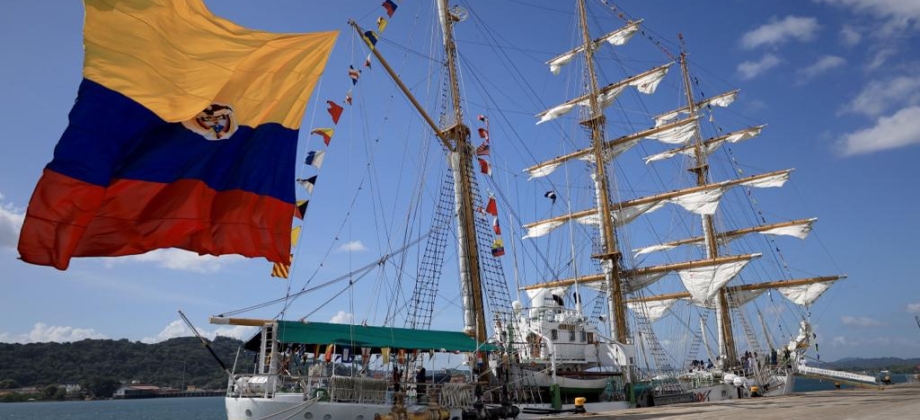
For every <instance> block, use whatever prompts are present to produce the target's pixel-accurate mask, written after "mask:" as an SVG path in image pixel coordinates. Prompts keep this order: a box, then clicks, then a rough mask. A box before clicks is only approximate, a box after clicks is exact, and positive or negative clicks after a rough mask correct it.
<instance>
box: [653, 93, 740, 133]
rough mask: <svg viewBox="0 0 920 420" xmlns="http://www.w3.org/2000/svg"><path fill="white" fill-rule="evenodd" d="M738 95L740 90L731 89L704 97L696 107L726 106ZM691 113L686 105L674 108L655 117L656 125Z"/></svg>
mask: <svg viewBox="0 0 920 420" xmlns="http://www.w3.org/2000/svg"><path fill="white" fill-rule="evenodd" d="M737 96H738V91H737V90H733V91H731V92H725V93H723V94H721V95H716V96H713V97H711V98H709V99H704V100H702V101H699V102H697V103H696V109H700V108H702V107H705V106H707V105H708V106H718V107H722V108H725V107H727V106H729V105H731V103H732V102H734V101H735V98H736V97H737ZM689 113H690V108H689V107H686V106H685V107H683V108H680V109H676V110H674V111H671V112H667V113H664V114H661V115H658V116H656V117H655V126H656V127H657V126H659V125H664V124H666V123H667V122H668V121H671V120H673V119H675V118H677V117H678V116H679V115H680V114H689Z"/></svg>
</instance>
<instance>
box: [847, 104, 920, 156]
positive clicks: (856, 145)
mask: <svg viewBox="0 0 920 420" xmlns="http://www.w3.org/2000/svg"><path fill="white" fill-rule="evenodd" d="M918 143H920V106H911V107H908V108H904V109H902V110H900V111H898V112H896V113H895V114H894V115H892V116H890V117H880V118H879V119H878V121H876V123H875V126H874V127H871V128H866V129H863V130H860V131H856V132H853V133H849V134H845V135H844V136H843V138H842V139H840V140H839V141H838V142H837V146H838V147H839V148H840V151H841V153H842V154H843V155H844V156H852V155H858V154H864V153H872V152H877V151H880V150H888V149H895V148H898V147H904V146H908V145H911V144H918Z"/></svg>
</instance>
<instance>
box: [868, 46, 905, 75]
mask: <svg viewBox="0 0 920 420" xmlns="http://www.w3.org/2000/svg"><path fill="white" fill-rule="evenodd" d="M897 53H898V50H896V49H894V48H880V49H878V50H877V51H876V52H875V55H874V56H872V61H870V62H869V64H867V65H866V70H869V71H872V70H876V69H878V68H879V67H882V66H883V65H885V62H886V61H888V59H889V58H891V57H893V56H894V55H895V54H897Z"/></svg>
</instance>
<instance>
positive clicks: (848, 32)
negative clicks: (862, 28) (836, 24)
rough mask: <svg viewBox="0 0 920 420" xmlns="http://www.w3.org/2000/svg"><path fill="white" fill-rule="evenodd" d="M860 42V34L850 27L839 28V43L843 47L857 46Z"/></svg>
mask: <svg viewBox="0 0 920 420" xmlns="http://www.w3.org/2000/svg"><path fill="white" fill-rule="evenodd" d="M860 41H862V34H861V33H860V32H859V31H858V30H856V29H855V28H853V27H852V26H849V25H844V26H843V27H842V28H840V42H842V43H843V45H846V46H848V47H853V46H856V44H859V42H860Z"/></svg>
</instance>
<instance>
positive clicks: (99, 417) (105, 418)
mask: <svg viewBox="0 0 920 420" xmlns="http://www.w3.org/2000/svg"><path fill="white" fill-rule="evenodd" d="M891 379H892V380H893V381H894V382H896V383H900V382H904V381H906V380H907V377H906V375H892V376H891ZM844 387H846V385H844ZM830 389H834V382H833V381H819V380H815V379H806V378H797V379H796V385H795V391H796V392H809V391H822V390H830ZM0 420H227V414H226V412H225V411H224V397H208V398H155V399H143V400H117V401H115V400H113V401H73V402H29V403H0Z"/></svg>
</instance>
